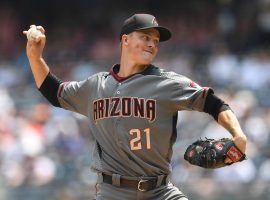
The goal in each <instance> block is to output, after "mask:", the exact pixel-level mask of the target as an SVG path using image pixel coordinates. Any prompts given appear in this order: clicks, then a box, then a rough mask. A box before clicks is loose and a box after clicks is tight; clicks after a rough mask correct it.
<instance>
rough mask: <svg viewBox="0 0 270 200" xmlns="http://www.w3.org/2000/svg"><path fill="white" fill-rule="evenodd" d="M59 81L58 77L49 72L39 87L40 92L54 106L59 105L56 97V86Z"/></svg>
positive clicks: (57, 86)
mask: <svg viewBox="0 0 270 200" xmlns="http://www.w3.org/2000/svg"><path fill="white" fill-rule="evenodd" d="M61 83H62V81H61V80H60V79H59V78H57V77H56V76H55V75H54V74H52V73H51V72H49V74H48V75H47V76H46V78H45V80H44V81H43V83H42V85H41V86H40V88H39V91H40V92H41V94H42V95H43V96H44V97H45V98H46V99H47V100H48V101H49V102H50V103H51V104H52V105H53V106H55V107H61V105H60V103H59V101H58V98H57V92H58V88H59V86H60V84H61Z"/></svg>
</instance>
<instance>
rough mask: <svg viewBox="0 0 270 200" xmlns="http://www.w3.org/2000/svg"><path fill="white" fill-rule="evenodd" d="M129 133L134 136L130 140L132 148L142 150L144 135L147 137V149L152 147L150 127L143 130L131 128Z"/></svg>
mask: <svg viewBox="0 0 270 200" xmlns="http://www.w3.org/2000/svg"><path fill="white" fill-rule="evenodd" d="M129 134H130V135H132V136H134V138H132V139H131V140H130V148H131V150H140V149H142V142H141V140H142V137H145V139H146V149H151V142H150V128H146V129H144V130H143V131H141V130H140V129H131V130H130V131H129Z"/></svg>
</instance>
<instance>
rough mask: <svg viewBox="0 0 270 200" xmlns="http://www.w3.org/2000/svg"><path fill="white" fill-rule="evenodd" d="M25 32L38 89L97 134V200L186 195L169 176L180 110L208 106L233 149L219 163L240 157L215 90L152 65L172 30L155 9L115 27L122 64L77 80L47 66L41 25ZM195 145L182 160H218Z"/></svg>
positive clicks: (242, 139)
mask: <svg viewBox="0 0 270 200" xmlns="http://www.w3.org/2000/svg"><path fill="white" fill-rule="evenodd" d="M24 34H25V35H26V36H27V38H28V41H27V47H26V52H27V56H28V59H29V62H30V65H31V70H32V72H33V76H34V79H35V82H36V85H37V87H38V89H39V91H40V92H41V93H42V94H43V95H44V97H45V98H47V99H48V101H49V102H50V103H51V104H52V105H54V106H56V107H60V108H64V109H67V110H70V111H73V112H77V113H80V114H82V115H84V116H86V117H87V118H88V119H89V126H90V128H91V131H92V134H93V136H94V139H95V147H94V152H93V153H94V156H93V157H94V160H93V162H92V169H94V170H95V171H96V172H97V173H98V177H99V178H98V185H99V188H100V189H99V191H98V192H97V194H96V198H97V199H98V200H100V199H102V200H137V199H140V200H148V199H149V200H150V199H153V200H154V199H157V200H176V199H177V200H187V197H186V196H185V195H184V194H183V193H182V192H181V191H180V190H179V189H178V188H176V187H175V186H174V185H173V184H172V183H171V182H170V173H171V170H172V168H171V165H170V161H171V157H172V147H173V144H174V143H175V140H176V137H177V132H176V122H177V113H178V111H181V110H190V111H193V110H194V111H199V112H205V113H208V114H210V115H212V116H213V118H214V119H215V120H216V121H217V122H218V123H219V124H220V125H221V126H223V127H224V128H226V129H227V130H228V132H229V133H230V134H231V135H232V138H231V143H232V144H233V145H232V146H233V147H234V149H233V150H234V151H233V152H231V153H227V152H230V150H229V149H228V151H227V150H226V152H225V154H224V155H225V156H224V157H223V158H222V161H221V162H222V163H225V164H232V163H234V162H238V161H241V160H242V159H243V157H244V153H245V150H246V142H247V139H246V136H245V135H244V133H243V132H242V130H241V128H240V125H239V123H238V120H237V119H236V117H235V115H234V114H233V112H232V111H231V109H230V107H229V105H227V104H226V103H225V102H224V101H222V100H221V99H220V98H218V97H217V96H215V94H214V91H213V89H211V88H208V87H201V86H199V85H198V84H196V83H195V82H193V81H192V80H190V79H189V78H187V77H185V76H183V75H179V74H176V73H174V72H170V71H166V70H164V69H161V68H159V67H157V66H154V65H152V64H151V63H152V61H153V59H154V58H155V56H156V54H157V51H158V45H159V42H164V41H167V40H169V39H170V37H171V32H170V31H169V30H168V29H167V28H165V27H162V26H160V25H159V24H158V22H157V20H156V18H155V17H154V16H152V15H150V14H135V15H133V16H131V17H129V18H128V19H126V20H125V21H124V23H123V25H122V28H121V33H120V43H121V58H120V62H119V64H115V65H113V66H112V67H111V69H110V70H109V71H108V72H100V73H97V74H95V75H92V76H90V77H89V78H87V79H86V80H83V81H80V82H75V81H71V82H62V81H61V80H60V79H59V78H57V77H56V76H55V75H54V74H53V73H52V72H51V71H50V69H49V67H48V65H47V64H46V62H45V61H44V59H43V57H42V53H43V49H44V46H45V41H46V36H45V30H44V28H43V27H42V26H35V25H32V26H31V27H30V29H29V30H28V31H24ZM196 144H197V143H196ZM204 144H205V143H204ZM215 146H217V147H219V149H220V148H221V145H215ZM230 147H231V146H230ZM197 149H199V148H195V150H194V149H192V151H191V149H189V153H188V155H187V160H189V161H190V160H192V158H194V157H193V156H194V155H196V156H197V157H196V159H197V160H198V159H199V161H200V162H203V163H202V165H201V166H203V167H207V166H208V165H207V163H208V162H210V161H215V160H216V159H217V158H215V156H212V154H211V155H210V156H208V152H206V153H205V154H207V156H205V154H200V152H197ZM211 152H212V151H211ZM226 153H227V154H226ZM198 155H199V157H198ZM215 155H216V154H215ZM227 155H236V158H235V157H233V156H232V157H229V156H227ZM237 155H239V156H238V157H237ZM203 159H204V160H203ZM205 162H206V164H204V163H205ZM194 163H195V162H193V163H192V164H194ZM214 163H215V162H214ZM195 164H197V165H199V164H198V163H195ZM209 166H210V165H209ZM211 167H213V166H212V165H211Z"/></svg>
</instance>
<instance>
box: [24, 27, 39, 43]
mask: <svg viewBox="0 0 270 200" xmlns="http://www.w3.org/2000/svg"><path fill="white" fill-rule="evenodd" d="M41 35H42V33H41V31H40V30H38V29H37V27H36V26H32V27H31V28H30V29H29V30H28V31H27V39H28V40H35V39H36V38H37V37H39V36H41Z"/></svg>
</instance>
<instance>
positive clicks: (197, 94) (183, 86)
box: [173, 76, 213, 112]
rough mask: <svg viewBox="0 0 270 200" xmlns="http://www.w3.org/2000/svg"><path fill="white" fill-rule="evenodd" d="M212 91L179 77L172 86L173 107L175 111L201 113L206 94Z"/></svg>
mask: <svg viewBox="0 0 270 200" xmlns="http://www.w3.org/2000/svg"><path fill="white" fill-rule="evenodd" d="M209 92H211V93H213V90H212V89H211V88H209V87H201V86H200V85H198V84H197V83H195V82H194V81H192V80H191V79H189V78H187V77H185V76H179V77H178V78H177V79H176V80H175V82H174V86H173V99H174V105H175V108H176V109H177V110H196V111H199V112H203V110H204V105H205V100H206V97H207V94H208V93H209Z"/></svg>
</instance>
